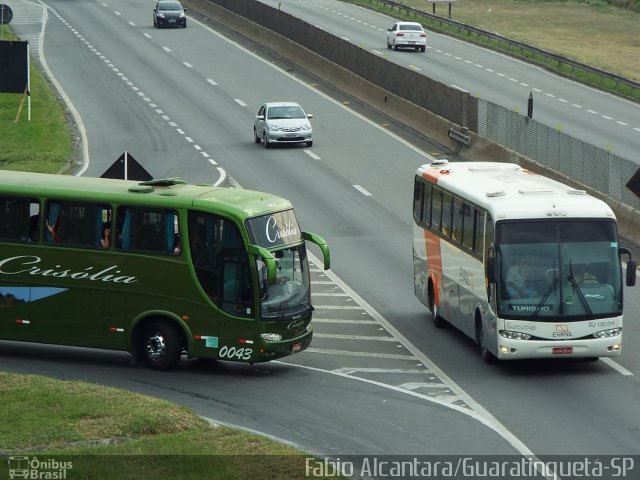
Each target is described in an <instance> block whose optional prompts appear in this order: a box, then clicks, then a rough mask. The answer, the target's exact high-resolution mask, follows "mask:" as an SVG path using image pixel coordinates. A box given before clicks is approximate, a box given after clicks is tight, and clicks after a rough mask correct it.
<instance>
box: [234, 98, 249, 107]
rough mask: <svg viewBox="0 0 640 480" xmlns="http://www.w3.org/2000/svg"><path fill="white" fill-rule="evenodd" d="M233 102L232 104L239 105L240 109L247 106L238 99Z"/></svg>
mask: <svg viewBox="0 0 640 480" xmlns="http://www.w3.org/2000/svg"><path fill="white" fill-rule="evenodd" d="M233 100H234V102H236V103H237V104H238V105H240V106H241V107H246V106H247V104H246V103H244V102H243V101H242V100H240V99H239V98H234V99H233Z"/></svg>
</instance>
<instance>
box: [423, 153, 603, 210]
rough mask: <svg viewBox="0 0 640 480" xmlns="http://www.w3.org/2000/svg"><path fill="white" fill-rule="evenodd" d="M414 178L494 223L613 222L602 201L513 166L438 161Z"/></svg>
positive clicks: (426, 166)
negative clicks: (570, 219) (453, 196)
mask: <svg viewBox="0 0 640 480" xmlns="http://www.w3.org/2000/svg"><path fill="white" fill-rule="evenodd" d="M416 175H417V176H419V177H421V178H424V179H425V180H427V181H428V182H430V183H435V184H437V185H440V186H442V187H443V188H446V189H447V190H449V191H451V192H453V193H455V194H457V195H459V196H460V197H462V198H464V199H466V200H468V201H470V202H473V203H474V204H476V205H478V206H481V207H483V208H484V209H486V210H487V211H488V212H490V213H491V214H492V216H493V218H494V219H495V220H502V219H520V218H522V219H524V218H553V217H557V218H563V217H585V218H586V217H588V218H611V219H615V215H614V213H613V210H611V208H610V207H609V205H607V204H606V203H605V202H603V201H602V200H599V199H597V198H595V197H592V196H591V195H588V194H587V193H586V192H585V191H584V190H577V189H575V188H573V187H570V186H568V185H565V184H563V183H560V182H558V181H556V180H553V179H551V178H548V177H545V176H543V175H538V174H536V173H534V172H531V171H530V170H527V169H525V168H522V167H520V166H519V165H517V164H515V163H502V162H449V161H447V160H438V161H436V162H433V163H431V164H425V165H422V166H421V167H419V168H418V171H417V172H416Z"/></svg>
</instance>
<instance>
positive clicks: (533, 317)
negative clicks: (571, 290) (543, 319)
mask: <svg viewBox="0 0 640 480" xmlns="http://www.w3.org/2000/svg"><path fill="white" fill-rule="evenodd" d="M558 282H560V280H559V279H558V277H555V278H554V279H553V282H551V285H549V286H548V287H547V290H546V291H545V292H544V295H543V296H542V299H541V300H540V303H538V305H537V306H536V309H535V311H534V312H533V315H531V321H532V322H533V321H535V320H536V318H538V314H539V313H540V310H542V307H543V306H544V302H546V301H547V298H549V295H551V292H553V290H554V289H555V288H556V286H557V285H558Z"/></svg>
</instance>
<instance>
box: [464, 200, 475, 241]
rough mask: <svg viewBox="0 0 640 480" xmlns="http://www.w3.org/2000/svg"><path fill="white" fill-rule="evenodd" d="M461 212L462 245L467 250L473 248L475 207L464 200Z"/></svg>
mask: <svg viewBox="0 0 640 480" xmlns="http://www.w3.org/2000/svg"><path fill="white" fill-rule="evenodd" d="M462 212H463V214H462V245H464V246H465V247H466V248H468V249H469V250H473V239H474V231H473V227H474V224H475V209H474V208H473V206H472V205H470V204H468V203H467V202H464V204H463V205H462Z"/></svg>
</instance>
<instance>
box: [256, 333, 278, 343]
mask: <svg viewBox="0 0 640 480" xmlns="http://www.w3.org/2000/svg"><path fill="white" fill-rule="evenodd" d="M260 338H261V339H263V340H266V341H267V342H279V341H280V340H282V335H280V334H279V333H261V334H260Z"/></svg>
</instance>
